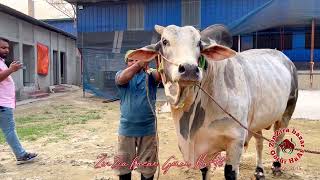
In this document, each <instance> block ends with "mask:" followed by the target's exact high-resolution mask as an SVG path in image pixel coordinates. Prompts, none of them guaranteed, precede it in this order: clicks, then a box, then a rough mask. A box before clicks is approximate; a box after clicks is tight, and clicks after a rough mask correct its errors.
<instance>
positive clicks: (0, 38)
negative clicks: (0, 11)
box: [0, 37, 10, 43]
mask: <svg viewBox="0 0 320 180" xmlns="http://www.w3.org/2000/svg"><path fill="white" fill-rule="evenodd" d="M0 41H4V42H7V43H9V42H10V41H9V40H8V39H6V38H3V37H0Z"/></svg>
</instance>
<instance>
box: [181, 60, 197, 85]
mask: <svg viewBox="0 0 320 180" xmlns="http://www.w3.org/2000/svg"><path fill="white" fill-rule="evenodd" d="M178 72H179V75H180V80H179V81H186V82H188V81H190V82H196V81H199V76H200V69H199V67H198V66H197V65H193V64H180V65H179V67H178Z"/></svg>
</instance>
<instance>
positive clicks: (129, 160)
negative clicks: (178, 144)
mask: <svg viewBox="0 0 320 180" xmlns="http://www.w3.org/2000/svg"><path fill="white" fill-rule="evenodd" d="M131 52H133V51H132V50H129V51H128V52H127V53H126V55H125V62H126V64H127V67H126V69H124V70H120V71H118V72H117V74H116V77H115V81H116V85H117V88H118V92H119V97H120V111H121V116H120V124H119V130H118V133H119V136H118V148H117V153H116V156H115V159H114V161H115V163H116V162H125V163H126V164H127V166H119V167H115V170H116V174H117V175H118V176H119V179H120V180H129V179H131V171H132V170H133V169H136V170H137V171H138V172H140V173H141V180H152V179H153V178H154V173H155V172H156V169H157V166H156V165H157V163H158V161H157V146H158V145H157V141H156V129H155V118H156V117H155V111H154V110H155V103H156V94H157V87H158V83H159V82H160V79H161V78H160V75H159V73H158V72H156V71H153V72H148V71H147V64H146V63H144V62H140V61H137V60H134V59H128V55H129V54H130V53H131ZM147 85H148V88H146V86H147ZM147 92H148V93H147ZM147 163H148V164H149V165H148V166H145V165H142V164H147Z"/></svg>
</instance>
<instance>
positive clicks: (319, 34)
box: [305, 26, 320, 49]
mask: <svg viewBox="0 0 320 180" xmlns="http://www.w3.org/2000/svg"><path fill="white" fill-rule="evenodd" d="M319 29H320V26H318V27H315V31H314V48H315V49H320V30H319ZM305 45H306V46H305V47H306V48H307V49H310V48H311V28H309V29H308V30H307V31H306V41H305Z"/></svg>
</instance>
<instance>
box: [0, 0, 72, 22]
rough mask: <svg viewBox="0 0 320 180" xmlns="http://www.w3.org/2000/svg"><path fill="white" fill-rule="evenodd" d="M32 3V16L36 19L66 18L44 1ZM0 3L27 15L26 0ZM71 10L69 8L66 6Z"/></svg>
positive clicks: (39, 0)
mask: <svg viewBox="0 0 320 180" xmlns="http://www.w3.org/2000/svg"><path fill="white" fill-rule="evenodd" d="M33 1H34V11H35V12H34V14H35V18H36V19H57V18H67V16H66V15H64V14H63V13H61V12H60V11H58V10H57V9H55V8H54V7H52V6H51V5H50V4H48V3H47V2H46V1H45V0H33ZM0 3H1V4H3V5H6V6H9V7H11V8H13V9H15V10H18V11H20V12H22V13H25V14H28V0H0ZM67 8H68V9H70V10H71V6H67Z"/></svg>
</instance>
